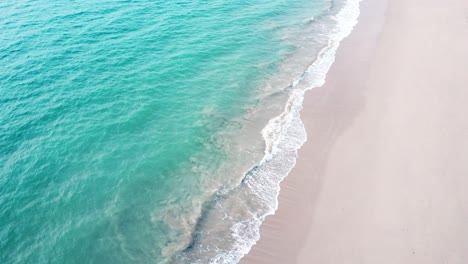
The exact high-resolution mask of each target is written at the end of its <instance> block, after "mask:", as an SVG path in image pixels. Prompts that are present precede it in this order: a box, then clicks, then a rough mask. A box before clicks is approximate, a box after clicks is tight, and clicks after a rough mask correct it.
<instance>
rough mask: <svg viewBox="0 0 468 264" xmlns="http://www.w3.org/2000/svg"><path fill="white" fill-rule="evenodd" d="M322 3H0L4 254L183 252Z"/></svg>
mask: <svg viewBox="0 0 468 264" xmlns="http://www.w3.org/2000/svg"><path fill="white" fill-rule="evenodd" d="M321 2H322V1H319V0H315V1H310V0H294V1H286V0H273V1H271V0H269V1H266V0H251V1H245V0H234V1H223V0H213V1H188V0H187V1H162V0H156V1H95V0H86V1H50V0H45V1H35V0H25V1H12V0H5V1H2V2H1V3H0V29H1V30H0V44H1V45H0V205H1V206H0V227H1V228H0V263H5V264H10V263H34V264H40V263H80V264H81V263H161V262H163V261H164V260H168V259H171V258H172V257H173V256H174V255H177V253H178V251H179V250H181V249H183V248H184V247H185V246H187V245H186V242H184V241H183V240H184V239H185V237H186V236H187V234H188V233H190V232H191V231H192V230H193V228H194V227H193V225H195V222H194V221H193V220H187V219H196V218H197V214H198V213H199V211H200V208H201V207H202V205H203V204H204V203H205V202H206V201H205V199H207V197H209V195H206V192H207V188H210V191H213V190H216V189H217V188H220V186H222V185H223V182H222V181H219V179H217V180H216V181H215V180H210V177H211V176H212V175H213V174H215V173H216V172H217V170H218V168H219V167H220V166H221V165H222V164H226V163H227V162H229V160H228V158H227V154H226V151H225V148H226V146H225V144H226V143H225V142H226V141H225V139H224V138H223V135H224V136H225V135H226V133H225V131H229V135H230V136H232V135H235V133H236V131H241V128H242V126H243V123H242V122H241V121H239V120H242V116H243V115H245V114H246V109H248V108H249V107H254V106H255V105H257V104H258V98H257V93H258V90H257V87H258V86H259V85H261V84H262V83H263V81H264V80H265V79H266V78H268V77H270V76H271V75H273V74H274V73H275V72H276V71H277V70H278V66H279V65H280V64H281V62H282V60H283V59H284V58H285V57H286V56H287V55H288V54H290V53H292V52H293V51H294V49H295V48H294V47H293V46H292V45H290V44H288V43H286V42H284V41H282V40H281V35H282V32H285V31H287V30H288V29H289V28H294V27H300V26H301V25H302V24H303V21H304V19H307V18H308V17H309V16H310V14H314V12H315V13H317V12H318V11H317V10H320V8H322V3H321ZM260 139H261V138H260V136H259V140H260ZM207 186H208V187H207Z"/></svg>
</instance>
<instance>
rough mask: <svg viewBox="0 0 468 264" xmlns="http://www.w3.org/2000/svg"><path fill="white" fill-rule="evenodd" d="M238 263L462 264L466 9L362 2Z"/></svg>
mask: <svg viewBox="0 0 468 264" xmlns="http://www.w3.org/2000/svg"><path fill="white" fill-rule="evenodd" d="M302 117H303V120H304V122H305V124H306V128H307V131H308V138H309V139H308V142H307V143H306V144H305V145H304V146H303V148H302V149H301V151H300V152H299V159H298V163H297V165H296V167H295V168H294V170H293V171H292V172H291V174H290V175H289V176H288V177H287V179H286V180H285V181H284V182H283V183H282V190H281V194H280V200H279V201H280V205H279V209H278V211H277V213H276V214H275V215H274V216H271V217H269V218H267V220H266V221H265V223H264V225H263V226H262V230H261V239H260V241H259V242H258V244H257V245H255V246H254V247H253V248H252V251H251V253H250V254H248V255H247V256H246V257H245V258H244V259H243V260H242V261H241V263H268V264H274V263H281V264H289V263H307V264H309V263H312V264H313V263H317V264H343V263H362V264H386V263H388V264H400V263H401V264H418V263H421V264H422V263H424V264H431V263H434V264H436V263H437V264H446V263H448V264H455V263H457V264H458V263H460V264H462V263H463V264H466V263H468V1H466V0H445V1H441V0H388V2H387V3H385V1H384V0H364V1H363V2H362V4H361V17H360V22H359V24H358V25H357V26H356V28H355V30H354V31H353V33H352V34H351V36H350V37H349V38H347V39H346V40H345V41H343V43H342V46H341V47H340V49H339V50H338V54H337V60H336V62H335V64H334V65H333V66H332V69H331V71H330V73H329V77H328V78H327V83H326V85H325V86H324V87H322V88H317V89H314V90H312V91H310V92H309V93H308V94H307V96H306V100H305V104H304V109H303V111H302Z"/></svg>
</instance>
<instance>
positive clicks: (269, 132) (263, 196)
mask: <svg viewBox="0 0 468 264" xmlns="http://www.w3.org/2000/svg"><path fill="white" fill-rule="evenodd" d="M359 3H360V0H348V1H347V2H346V3H345V4H344V6H343V7H342V8H341V10H340V11H339V12H338V13H337V14H336V15H335V16H334V17H333V19H334V20H335V21H336V26H335V27H334V28H333V29H332V31H331V34H330V37H329V40H328V45H327V46H326V47H325V48H323V49H322V50H321V52H320V54H319V55H318V57H317V59H316V60H315V61H314V63H313V64H311V65H310V66H309V67H308V68H307V70H306V71H305V72H304V74H303V75H302V76H301V77H300V78H298V79H296V80H294V81H293V83H292V84H291V87H290V88H291V89H290V90H291V92H290V97H289V100H288V101H287V103H286V106H285V109H284V111H283V112H282V113H281V114H280V115H279V116H276V117H275V118H273V119H271V120H270V121H269V122H268V125H267V126H266V127H265V128H264V129H263V130H262V136H263V138H264V140H265V145H266V148H265V156H264V158H263V160H262V161H261V162H260V164H259V165H258V166H257V167H256V168H255V169H254V170H253V171H251V172H249V174H248V176H247V177H246V179H245V181H244V183H245V185H246V186H247V187H248V189H249V190H250V192H251V193H252V194H254V195H255V196H256V198H257V199H259V204H258V205H257V206H259V210H258V211H256V212H254V213H253V214H252V216H251V217H250V218H249V219H245V220H243V221H240V222H237V223H235V224H234V225H233V226H232V227H231V232H232V238H233V239H234V245H233V246H232V247H231V249H230V250H229V251H227V252H222V253H220V254H218V255H217V256H216V257H215V258H213V259H212V260H211V262H210V263H213V264H215V263H237V262H238V261H239V260H240V259H241V258H242V257H243V256H244V255H246V254H247V253H248V252H249V251H250V249H251V247H252V246H253V245H254V244H255V243H256V242H257V241H258V239H259V238H260V225H261V223H262V222H263V220H264V219H265V217H266V216H268V215H273V214H274V213H275V211H276V209H277V208H278V195H279V191H280V183H281V181H282V180H284V178H285V177H286V176H287V175H288V174H289V172H290V171H291V170H292V168H293V167H294V166H295V164H296V158H297V152H298V150H299V149H300V148H301V146H302V145H303V144H304V143H305V142H306V140H307V137H306V131H305V128H304V125H303V122H302V120H301V118H300V110H301V109H302V103H303V99H304V94H305V92H306V91H307V90H310V89H313V88H316V87H320V86H322V85H323V84H324V83H325V79H326V75H327V72H328V71H329V69H330V67H331V65H332V64H333V62H334V60H335V55H336V51H337V49H338V47H339V45H340V42H341V41H342V40H343V39H344V38H345V37H347V36H348V35H349V34H350V33H351V31H352V30H353V28H354V26H355V25H356V24H357V22H358V17H359V14H360V10H359Z"/></svg>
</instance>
